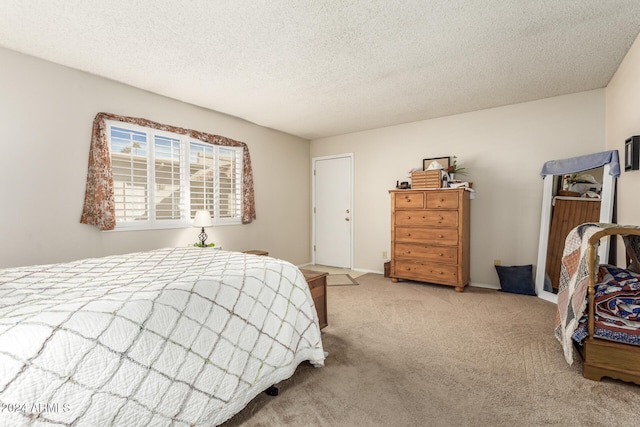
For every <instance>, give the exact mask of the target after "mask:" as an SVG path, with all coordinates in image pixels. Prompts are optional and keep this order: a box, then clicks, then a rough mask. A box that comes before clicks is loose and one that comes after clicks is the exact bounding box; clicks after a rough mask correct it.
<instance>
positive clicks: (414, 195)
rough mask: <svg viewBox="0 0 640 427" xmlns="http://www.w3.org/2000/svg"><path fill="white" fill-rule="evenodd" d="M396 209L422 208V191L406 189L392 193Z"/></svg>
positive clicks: (423, 196) (423, 197)
mask: <svg viewBox="0 0 640 427" xmlns="http://www.w3.org/2000/svg"><path fill="white" fill-rule="evenodd" d="M393 197H395V204H396V209H422V208H424V199H425V194H424V192H421V193H419V192H414V191H406V192H404V191H403V192H400V193H394V195H393Z"/></svg>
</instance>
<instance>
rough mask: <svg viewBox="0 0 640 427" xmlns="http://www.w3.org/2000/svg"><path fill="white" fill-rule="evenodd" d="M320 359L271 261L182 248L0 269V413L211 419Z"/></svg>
mask: <svg viewBox="0 0 640 427" xmlns="http://www.w3.org/2000/svg"><path fill="white" fill-rule="evenodd" d="M324 358H325V353H324V351H323V347H322V341H321V336H320V329H319V326H318V317H317V314H316V311H315V308H314V306H313V299H312V298H311V294H310V291H309V288H308V286H307V283H306V281H305V279H304V276H303V275H302V273H301V272H300V270H299V269H298V268H297V267H295V266H293V265H292V264H289V263H288V262H285V261H282V260H278V259H274V258H270V257H265V256H257V255H250V254H244V253H238V252H229V251H222V250H215V249H210V248H208V249H202V248H195V247H184V248H168V249H160V250H156V251H150V252H138V253H133V254H127V255H118V256H110V257H105V258H96V259H85V260H80V261H76V262H70V263H61V264H51V265H43V266H32V267H20V268H10V269H4V270H0V425H12V426H27V425H34V426H35V425H37V426H46V425H77V426H82V425H87V426H97V425H114V426H132V425H158V426H160V425H171V426H212V425H218V424H220V423H222V422H224V421H225V420H227V419H229V418H231V417H232V416H233V415H234V414H235V413H237V412H239V411H240V410H241V409H242V408H244V406H245V405H246V404H247V403H248V402H249V401H250V400H251V399H253V398H254V397H255V396H256V395H258V394H259V393H261V392H262V391H264V390H266V389H268V388H269V387H270V386H272V385H274V384H276V383H278V382H280V381H282V380H284V379H286V378H289V377H290V376H291V375H293V373H294V371H295V369H296V367H297V366H298V365H299V364H300V363H302V362H303V361H309V362H310V363H312V364H313V365H314V366H317V367H321V366H323V363H324Z"/></svg>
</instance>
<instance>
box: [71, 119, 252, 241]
mask: <svg viewBox="0 0 640 427" xmlns="http://www.w3.org/2000/svg"><path fill="white" fill-rule="evenodd" d="M105 120H117V121H120V122H124V123H132V124H136V125H138V126H144V127H150V128H154V129H159V130H163V131H167V132H173V133H178V134H181V135H189V136H190V137H191V138H194V139H197V140H199V141H202V142H206V143H209V144H213V145H220V146H225V147H242V148H243V150H242V152H243V158H242V167H243V171H242V216H241V219H242V223H243V224H248V223H250V222H251V221H253V220H254V219H256V209H255V200H254V192H253V170H252V168H251V158H250V156H249V148H248V147H247V144H245V143H244V142H240V141H235V140H233V139H230V138H225V137H224V136H219V135H212V134H209V133H204V132H199V131H195V130H192V129H184V128H180V127H175V126H169V125H165V124H161V123H156V122H153V121H151V120H147V119H141V118H136V117H125V116H118V115H116V114H110V113H98V114H97V115H96V117H95V119H94V120H93V132H92V136H91V147H90V149H89V166H88V170H87V187H86V191H85V196H84V208H83V210H82V217H81V218H80V222H81V223H82V224H89V225H95V226H97V227H98V228H99V229H100V230H113V229H114V228H115V226H116V213H115V199H114V193H113V175H112V172H111V158H110V156H109V143H108V141H107V129H106V128H107V126H106V123H105Z"/></svg>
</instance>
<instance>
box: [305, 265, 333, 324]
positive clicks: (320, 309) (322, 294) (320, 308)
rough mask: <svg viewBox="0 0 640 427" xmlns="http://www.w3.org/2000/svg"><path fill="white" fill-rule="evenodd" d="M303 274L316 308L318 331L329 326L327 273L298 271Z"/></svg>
mask: <svg viewBox="0 0 640 427" xmlns="http://www.w3.org/2000/svg"><path fill="white" fill-rule="evenodd" d="M300 271H301V272H302V274H304V278H305V279H306V281H307V284H308V285H309V289H310V290H311V296H312V297H313V304H314V305H315V306H316V312H317V313H318V323H319V324H320V329H322V328H324V327H325V326H327V325H328V324H329V322H328V319H327V276H328V275H329V273H323V272H321V271H313V270H300Z"/></svg>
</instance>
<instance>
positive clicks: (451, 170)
mask: <svg viewBox="0 0 640 427" xmlns="http://www.w3.org/2000/svg"><path fill="white" fill-rule="evenodd" d="M447 173H448V174H449V178H450V179H451V180H454V179H455V175H456V174H458V175H466V174H467V168H465V167H462V166H460V165H458V158H457V157H456V156H453V163H451V165H450V166H449V167H448V168H447Z"/></svg>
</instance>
